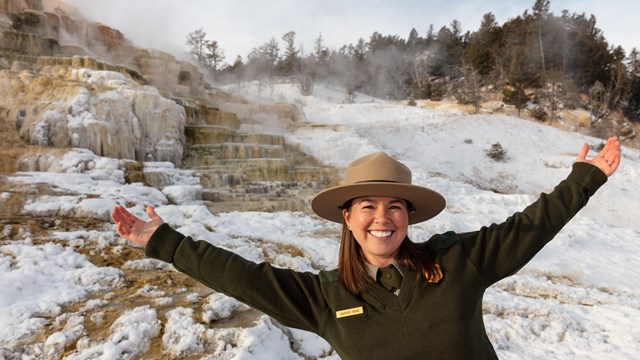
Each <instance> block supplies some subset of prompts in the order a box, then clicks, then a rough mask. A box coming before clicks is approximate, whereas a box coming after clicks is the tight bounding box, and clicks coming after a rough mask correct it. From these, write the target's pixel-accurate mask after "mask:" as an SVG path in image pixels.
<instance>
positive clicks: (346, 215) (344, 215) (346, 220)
mask: <svg viewBox="0 0 640 360" xmlns="http://www.w3.org/2000/svg"><path fill="white" fill-rule="evenodd" d="M342 218H344V223H345V224H347V227H349V228H351V225H350V221H349V210H347V209H345V208H342Z"/></svg>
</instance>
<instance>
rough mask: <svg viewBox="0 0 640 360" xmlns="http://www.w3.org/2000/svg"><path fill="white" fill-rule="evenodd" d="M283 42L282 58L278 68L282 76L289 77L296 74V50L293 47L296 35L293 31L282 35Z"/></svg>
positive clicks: (297, 60)
mask: <svg viewBox="0 0 640 360" xmlns="http://www.w3.org/2000/svg"><path fill="white" fill-rule="evenodd" d="M282 40H283V41H284V44H285V48H284V57H283V59H282V62H281V64H280V66H279V68H280V73H281V74H282V75H284V76H291V75H294V74H296V73H297V72H298V70H299V69H298V62H299V58H298V50H297V49H296V46H295V40H296V33H295V31H289V32H287V33H285V34H284V35H282Z"/></svg>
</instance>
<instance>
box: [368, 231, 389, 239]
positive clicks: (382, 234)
mask: <svg viewBox="0 0 640 360" xmlns="http://www.w3.org/2000/svg"><path fill="white" fill-rule="evenodd" d="M392 233H393V231H376V230H370V231H369V234H371V235H373V236H375V237H377V238H385V237H389V236H391V234H392Z"/></svg>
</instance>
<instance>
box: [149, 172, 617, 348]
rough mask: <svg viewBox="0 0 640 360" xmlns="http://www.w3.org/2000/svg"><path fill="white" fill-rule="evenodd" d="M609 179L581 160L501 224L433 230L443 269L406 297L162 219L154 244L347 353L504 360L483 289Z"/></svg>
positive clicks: (188, 268)
mask: <svg viewBox="0 0 640 360" xmlns="http://www.w3.org/2000/svg"><path fill="white" fill-rule="evenodd" d="M606 181H607V177H606V175H605V174H604V173H603V172H601V171H600V170H599V169H598V168H597V167H595V166H592V165H589V164H586V163H576V164H574V166H573V170H572V172H571V173H570V175H569V176H568V177H567V179H565V180H563V181H562V182H560V184H558V186H556V188H555V189H554V190H553V191H552V192H551V193H549V194H542V195H541V196H540V198H539V199H538V200H537V201H536V202H534V203H533V204H531V205H529V206H528V207H527V208H526V209H525V210H524V211H522V212H518V213H516V214H514V215H512V216H510V217H509V218H507V220H506V221H505V222H503V223H501V224H492V225H490V226H488V227H483V228H482V229H480V230H479V231H476V232H472V233H466V234H456V233H454V232H447V233H444V234H439V235H435V236H433V237H432V238H431V239H430V240H428V241H426V242H424V243H422V244H421V246H424V248H425V249H427V248H428V249H429V250H430V251H432V252H433V253H435V254H436V262H437V263H438V264H440V266H441V268H442V269H443V272H444V278H443V279H442V281H440V283H438V284H427V283H426V282H425V280H424V277H421V278H420V279H418V276H417V274H416V273H415V272H411V271H405V274H404V280H403V284H402V287H401V290H400V294H399V296H395V295H393V294H391V293H390V292H388V291H387V290H385V289H384V288H383V287H382V286H381V285H378V284H377V283H373V284H371V286H370V288H369V289H368V291H367V292H366V293H364V294H363V295H362V296H356V295H353V294H351V293H350V292H348V291H347V290H346V289H345V288H344V287H343V286H342V284H341V283H340V282H339V280H338V274H337V272H336V270H332V271H320V273H319V274H313V273H310V272H304V273H303V272H296V271H292V270H288V269H280V268H276V267H273V266H272V265H271V264H269V263H261V264H256V263H253V262H251V261H247V260H245V259H243V258H242V257H240V256H238V255H236V254H234V253H232V252H229V251H226V250H223V249H220V248H218V247H215V246H213V245H211V244H209V243H207V242H204V241H194V240H193V239H191V238H190V237H185V236H184V235H182V234H180V233H178V232H176V231H175V230H173V229H171V228H170V227H169V226H168V225H166V224H164V225H162V226H161V227H160V228H159V229H158V230H157V231H156V232H155V233H154V234H153V236H152V237H151V239H150V241H149V243H148V244H147V247H146V254H147V255H148V256H150V257H154V258H156V259H160V260H163V261H167V262H171V263H173V265H174V266H175V268H176V269H178V270H179V271H181V272H184V273H186V274H188V275H190V276H192V277H193V278H195V279H197V280H199V281H201V282H202V283H204V284H205V285H207V286H209V287H211V288H212V289H214V290H216V291H219V292H222V293H225V294H227V295H229V296H232V297H234V298H236V299H238V300H239V301H242V302H244V303H246V304H248V305H250V306H251V307H253V308H256V309H258V310H260V311H262V312H264V313H266V314H268V315H270V316H272V317H273V318H275V319H276V320H277V321H279V322H280V323H282V324H283V325H285V326H289V327H294V328H299V329H303V330H307V331H311V332H314V333H316V334H318V335H320V336H321V337H323V338H324V339H326V340H327V341H328V342H329V343H330V344H331V345H332V346H333V348H334V349H335V350H336V351H337V352H338V354H339V355H340V357H341V358H342V359H345V360H346V359H367V360H372V359H496V358H497V356H496V353H495V351H494V349H493V347H492V345H491V343H490V341H489V338H488V337H487V334H486V332H485V327H484V323H483V318H482V296H483V294H484V291H485V289H487V288H488V287H489V286H490V285H491V284H494V283H495V282H497V281H498V280H500V279H503V278H505V277H507V276H509V275H511V274H513V273H515V272H516V271H518V270H519V269H520V268H521V267H522V266H524V265H525V264H526V263H527V262H528V261H529V260H531V258H532V257H533V256H534V255H535V254H536V253H537V252H538V251H539V250H540V249H542V247H543V246H544V245H545V244H546V243H547V242H549V241H550V240H551V239H552V238H553V237H554V236H555V235H556V234H557V233H558V231H560V229H561V228H562V227H563V226H564V225H565V224H566V223H567V222H568V221H569V220H570V219H571V218H572V217H573V216H574V215H575V214H576V213H577V212H578V210H580V209H581V208H582V207H583V206H584V205H585V204H586V203H587V200H588V199H589V196H591V195H593V194H594V193H595V191H596V190H597V189H598V188H599V187H600V186H601V185H602V184H604V183H605V182H606Z"/></svg>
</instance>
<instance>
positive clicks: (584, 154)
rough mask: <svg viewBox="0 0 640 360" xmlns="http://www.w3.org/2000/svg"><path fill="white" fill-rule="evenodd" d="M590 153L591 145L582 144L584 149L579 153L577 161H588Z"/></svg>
mask: <svg viewBox="0 0 640 360" xmlns="http://www.w3.org/2000/svg"><path fill="white" fill-rule="evenodd" d="M588 153H589V145H587V144H586V143H585V144H582V149H580V152H579V153H578V157H577V158H576V161H586V160H587V154H588Z"/></svg>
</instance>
